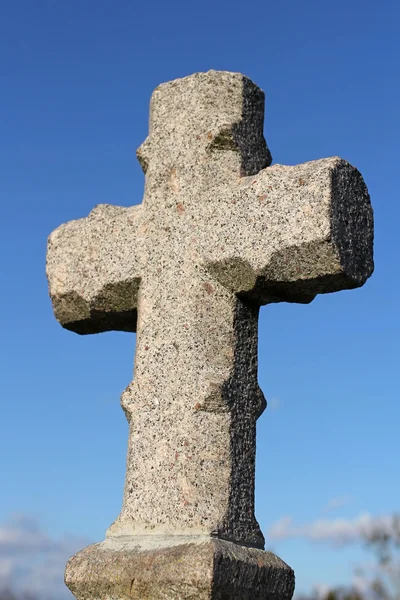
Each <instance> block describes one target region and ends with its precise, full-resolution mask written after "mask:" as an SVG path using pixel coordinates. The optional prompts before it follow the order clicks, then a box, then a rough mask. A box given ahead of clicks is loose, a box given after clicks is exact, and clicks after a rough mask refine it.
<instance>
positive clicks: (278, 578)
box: [65, 536, 294, 600]
mask: <svg viewBox="0 0 400 600" xmlns="http://www.w3.org/2000/svg"><path fill="white" fill-rule="evenodd" d="M65 582H66V584H67V586H68V587H69V589H70V590H71V592H72V593H73V594H74V595H75V597H76V598H77V599H78V600H133V599H134V600H290V599H291V597H292V595H293V591H294V572H293V571H292V569H291V568H290V567H289V566H288V565H287V564H286V563H284V562H283V561H282V560H281V559H280V558H278V557H277V556H275V555H274V554H272V552H264V551H263V550H258V549H256V548H247V547H244V546H239V545H237V544H235V543H233V542H228V541H225V540H220V539H217V538H210V537H206V536H198V537H195V536H191V537H189V536H137V537H136V536H135V537H119V538H108V539H106V540H105V541H104V542H101V543H100V544H94V545H92V546H88V547H87V548H85V549H84V550H82V551H81V552H79V553H78V554H76V555H75V556H73V557H72V558H71V559H70V560H69V562H68V564H67V568H66V572H65Z"/></svg>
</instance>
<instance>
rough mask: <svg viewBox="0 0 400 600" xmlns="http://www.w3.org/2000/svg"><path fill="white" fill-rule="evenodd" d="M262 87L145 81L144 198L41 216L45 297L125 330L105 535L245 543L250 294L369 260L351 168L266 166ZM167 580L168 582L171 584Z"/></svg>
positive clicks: (362, 194)
mask: <svg viewBox="0 0 400 600" xmlns="http://www.w3.org/2000/svg"><path fill="white" fill-rule="evenodd" d="M263 118H264V96H263V93H262V92H261V90H259V88H257V87H256V86H255V85H254V84H253V83H252V82H251V81H250V80H248V79H247V78H245V77H243V76H242V75H240V74H234V73H227V72H216V71H211V72H209V73H200V74H195V75H193V76H190V77H187V78H184V79H181V80H177V81H174V82H170V83H167V84H163V85H161V86H160V87H159V88H157V89H156V90H155V92H154V94H153V97H152V101H151V113H150V131H149V137H148V138H147V139H146V141H145V142H144V143H143V144H142V146H141V147H140V148H139V150H138V157H139V160H140V162H141V164H142V167H143V170H144V171H145V173H146V187H145V195H144V201H143V204H142V205H140V206H137V207H133V208H127V209H126V208H118V207H111V206H107V205H103V206H98V207H96V209H94V211H92V213H91V214H90V216H89V217H88V218H86V219H81V220H79V221H73V222H70V223H67V224H66V225H63V226H61V227H60V228H59V229H58V230H56V231H55V232H53V234H52V236H51V237H50V241H49V252H48V278H49V285H50V294H51V297H52V300H53V304H54V308H55V313H56V316H57V318H58V319H59V320H60V322H61V323H62V324H63V325H64V327H66V328H68V329H71V330H73V331H76V332H78V333H95V332H100V331H106V330H110V329H119V330H124V331H137V345H136V356H135V373H134V381H133V382H132V384H130V385H129V386H128V388H127V389H126V390H125V392H124V393H123V395H122V406H123V408H124V410H125V412H126V414H127V417H128V420H129V422H130V437H129V448H128V457H127V475H126V483H125V493H124V504H123V509H122V513H121V515H120V516H119V517H118V519H117V520H116V522H115V523H114V524H113V525H112V526H111V528H110V529H109V532H108V536H109V537H111V538H118V537H121V536H143V535H152V536H161V535H167V536H214V537H218V538H220V539H225V540H230V541H233V542H235V543H239V544H241V545H248V546H251V547H254V548H262V547H263V546H264V539H263V536H262V533H261V531H260V529H259V526H258V524H257V521H256V520H255V517H254V462H255V424H256V419H257V417H258V416H259V415H260V414H261V412H262V411H263V410H264V408H265V400H264V397H263V394H262V392H261V390H260V388H259V386H258V383H257V322H258V310H259V306H260V305H262V304H267V303H271V302H279V301H288V302H303V303H308V302H310V301H311V300H312V299H313V298H314V297H315V295H316V294H318V293H326V292H333V291H338V290H341V289H346V288H354V287H358V286H360V285H363V283H364V282H365V281H366V279H367V278H368V277H369V276H370V274H371V273H372V268H373V264H372V211H371V206H370V202H369V196H368V192H367V189H366V186H365V184H364V182H363V180H362V177H361V175H360V174H359V173H358V171H357V170H356V169H354V168H353V167H351V165H349V164H348V163H346V162H345V161H343V160H341V159H338V158H333V159H324V160H320V161H314V162H311V163H306V164H304V165H299V166H296V167H283V166H281V165H276V166H273V167H271V166H269V165H270V163H271V155H270V153H269V150H268V148H267V146H266V143H265V140H264V137H263ZM171 597H172V596H171Z"/></svg>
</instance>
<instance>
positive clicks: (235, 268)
mask: <svg viewBox="0 0 400 600" xmlns="http://www.w3.org/2000/svg"><path fill="white" fill-rule="evenodd" d="M222 196H223V197H224V198H226V200H225V201H224V202H220V203H219V204H218V208H217V210H216V212H215V214H214V215H212V216H211V215H210V221H211V222H212V221H214V224H213V226H214V227H216V229H217V230H218V236H216V237H215V238H214V239H213V240H212V242H211V243H210V244H209V248H208V249H207V250H206V251H205V257H206V265H207V268H208V270H209V271H211V273H212V274H213V276H214V277H215V278H216V279H218V280H219V281H220V282H221V283H222V284H223V285H225V286H226V287H228V288H230V289H232V290H233V291H235V292H236V293H237V294H239V295H242V296H244V297H248V298H250V299H253V300H255V301H256V302H257V303H258V304H267V303H270V302H279V301H287V302H302V303H307V302H311V301H312V300H313V299H314V297H315V296H316V294H320V293H327V292H335V291H338V290H343V289H351V288H356V287H360V286H362V285H363V284H364V283H365V281H366V280H367V279H368V277H369V276H370V275H371V274H372V271H373V257H372V252H373V214H372V208H371V204H370V199H369V194H368V190H367V187H366V185H365V183H364V180H363V178H362V176H361V174H360V173H359V172H358V171H357V169H355V168H354V167H352V166H351V165H350V164H349V163H348V162H346V161H344V160H342V159H340V158H328V159H322V160H317V161H313V162H309V163H305V164H302V165H297V166H282V165H274V166H273V167H269V168H266V169H264V170H262V171H260V173H258V175H256V176H255V177H245V178H242V179H241V180H240V182H239V184H238V187H237V189H236V190H229V191H228V190H225V191H224V192H223V194H222ZM218 255H219V256H218ZM216 257H217V260H216Z"/></svg>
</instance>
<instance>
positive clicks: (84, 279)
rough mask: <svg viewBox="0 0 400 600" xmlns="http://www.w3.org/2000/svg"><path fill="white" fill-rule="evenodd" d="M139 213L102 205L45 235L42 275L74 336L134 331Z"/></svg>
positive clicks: (138, 208)
mask: <svg viewBox="0 0 400 600" xmlns="http://www.w3.org/2000/svg"><path fill="white" fill-rule="evenodd" d="M140 215H141V206H134V207H131V208H123V207H118V206H111V205H107V204H102V205H98V206H96V207H95V208H94V209H93V210H92V211H91V213H90V214H89V216H88V217H86V218H83V219H78V220H75V221H70V222H69V223H65V224H64V225H61V226H60V227H58V228H57V229H56V230H55V231H53V232H52V233H51V235H50V236H49V240H48V247H47V259H46V273H47V279H48V282H49V293H50V298H51V301H52V304H53V309H54V313H55V316H56V318H57V320H58V321H59V322H60V323H61V325H62V326H63V327H65V328H66V329H69V330H71V331H74V332H76V333H80V334H86V333H100V332H102V331H110V330H119V331H136V319H137V295H138V289H139V283H140V276H139V256H138V251H137V244H135V240H137V237H138V223H139V220H140ZM132 240H133V241H132Z"/></svg>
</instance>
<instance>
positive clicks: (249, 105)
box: [138, 71, 272, 186]
mask: <svg viewBox="0 0 400 600" xmlns="http://www.w3.org/2000/svg"><path fill="white" fill-rule="evenodd" d="M263 123H264V93H263V92H262V91H261V90H260V88H258V87H257V86H256V85H254V83H253V82H252V81H250V80H249V79H248V78H247V77H244V76H243V75H241V74H239V73H229V72H218V71H209V72H208V73H196V74H195V75H192V76H190V77H185V78H184V79H178V80H176V81H171V82H168V83H164V84H162V85H160V86H159V87H158V88H157V89H156V90H155V91H154V92H153V95H152V99H151V104H150V127H149V129H150V131H149V136H148V138H147V139H146V141H145V142H144V143H143V144H142V146H141V147H140V148H139V150H138V158H139V161H140V162H141V164H142V166H143V169H144V171H145V172H146V174H147V177H148V178H151V177H158V178H159V177H163V175H164V176H165V177H167V178H168V176H169V170H172V169H176V170H179V178H180V179H181V180H188V181H190V180H191V179H193V178H194V179H196V183H197V186H198V185H199V183H200V181H199V175H200V176H202V178H204V179H205V181H204V184H205V185H207V184H208V185H209V184H210V183H215V179H216V178H217V179H218V178H222V177H225V178H226V177H228V176H232V177H239V176H243V175H253V174H256V173H258V171H260V170H261V169H263V168H264V167H267V166H269V165H270V163H271V160H272V159H271V155H270V152H269V150H268V148H267V145H266V143H265V139H264V135H263Z"/></svg>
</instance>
